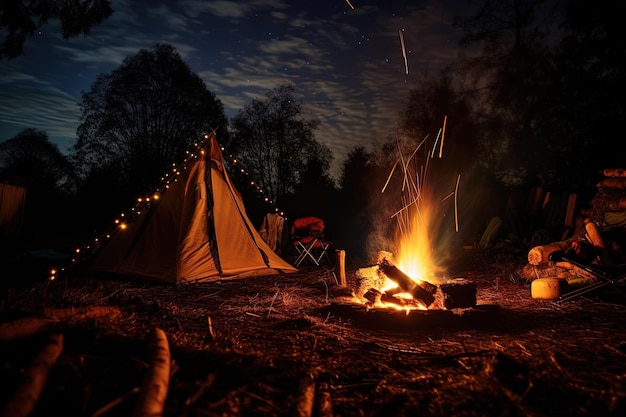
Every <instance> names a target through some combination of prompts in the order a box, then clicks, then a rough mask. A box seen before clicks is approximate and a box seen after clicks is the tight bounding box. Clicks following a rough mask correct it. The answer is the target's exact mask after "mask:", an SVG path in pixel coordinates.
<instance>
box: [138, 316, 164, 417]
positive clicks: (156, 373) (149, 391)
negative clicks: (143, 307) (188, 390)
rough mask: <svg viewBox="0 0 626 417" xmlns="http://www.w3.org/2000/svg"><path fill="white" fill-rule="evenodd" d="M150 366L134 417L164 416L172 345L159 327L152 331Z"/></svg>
mask: <svg viewBox="0 0 626 417" xmlns="http://www.w3.org/2000/svg"><path fill="white" fill-rule="evenodd" d="M149 343H150V367H149V368H148V371H147V373H146V375H145V377H144V380H143V383H142V385H141V391H140V393H139V398H138V399H137V404H135V409H134V411H133V417H155V416H162V415H163V410H164V409H165V400H166V398H167V391H168V389H169V383H170V365H171V356H170V346H169V343H168V341H167V335H166V334H165V332H164V331H163V330H161V329H159V328H158V327H155V328H154V330H153V332H152V333H151V337H150V340H149Z"/></svg>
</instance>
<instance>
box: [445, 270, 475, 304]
mask: <svg viewBox="0 0 626 417" xmlns="http://www.w3.org/2000/svg"><path fill="white" fill-rule="evenodd" d="M439 289H440V290H441V294H442V295H443V306H444V307H445V308H447V309H449V310H450V309H454V308H470V307H475V306H476V284H474V283H473V282H470V281H468V280H466V279H462V278H460V279H455V280H452V281H450V282H447V283H445V284H441V285H440V286H439Z"/></svg>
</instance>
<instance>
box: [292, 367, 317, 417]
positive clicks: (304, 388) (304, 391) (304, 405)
mask: <svg viewBox="0 0 626 417" xmlns="http://www.w3.org/2000/svg"><path fill="white" fill-rule="evenodd" d="M314 400H315V381H314V380H313V378H311V377H309V376H307V377H305V378H302V379H301V380H300V386H299V389H298V398H297V401H296V404H295V408H294V413H293V415H294V417H311V416H312V415H313V404H314Z"/></svg>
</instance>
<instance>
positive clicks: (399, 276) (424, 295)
mask: <svg viewBox="0 0 626 417" xmlns="http://www.w3.org/2000/svg"><path fill="white" fill-rule="evenodd" d="M380 270H381V271H382V272H383V273H384V274H385V275H386V276H387V277H388V278H389V279H390V280H392V281H393V282H395V283H396V284H398V286H399V287H400V288H402V289H403V290H404V291H406V292H407V293H409V294H411V296H412V297H413V298H415V300H417V301H418V302H419V303H420V304H422V305H423V306H424V307H425V308H428V306H429V305H431V304H432V303H433V301H435V297H434V296H433V292H432V287H435V289H436V288H437V287H436V286H434V285H433V284H431V283H429V282H428V281H424V280H420V281H419V282H418V281H415V280H413V279H411V277H409V276H408V275H406V274H405V273H404V272H402V271H401V270H400V269H398V268H397V267H396V266H395V265H392V264H391V263H390V262H389V261H388V260H386V259H384V260H383V261H382V262H381V263H380ZM424 287H426V288H424Z"/></svg>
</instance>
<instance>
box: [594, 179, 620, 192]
mask: <svg viewBox="0 0 626 417" xmlns="http://www.w3.org/2000/svg"><path fill="white" fill-rule="evenodd" d="M597 187H598V188H613V189H616V190H623V189H625V188H626V178H624V177H607V178H604V179H603V180H602V181H600V182H599V183H598V185H597Z"/></svg>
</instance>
